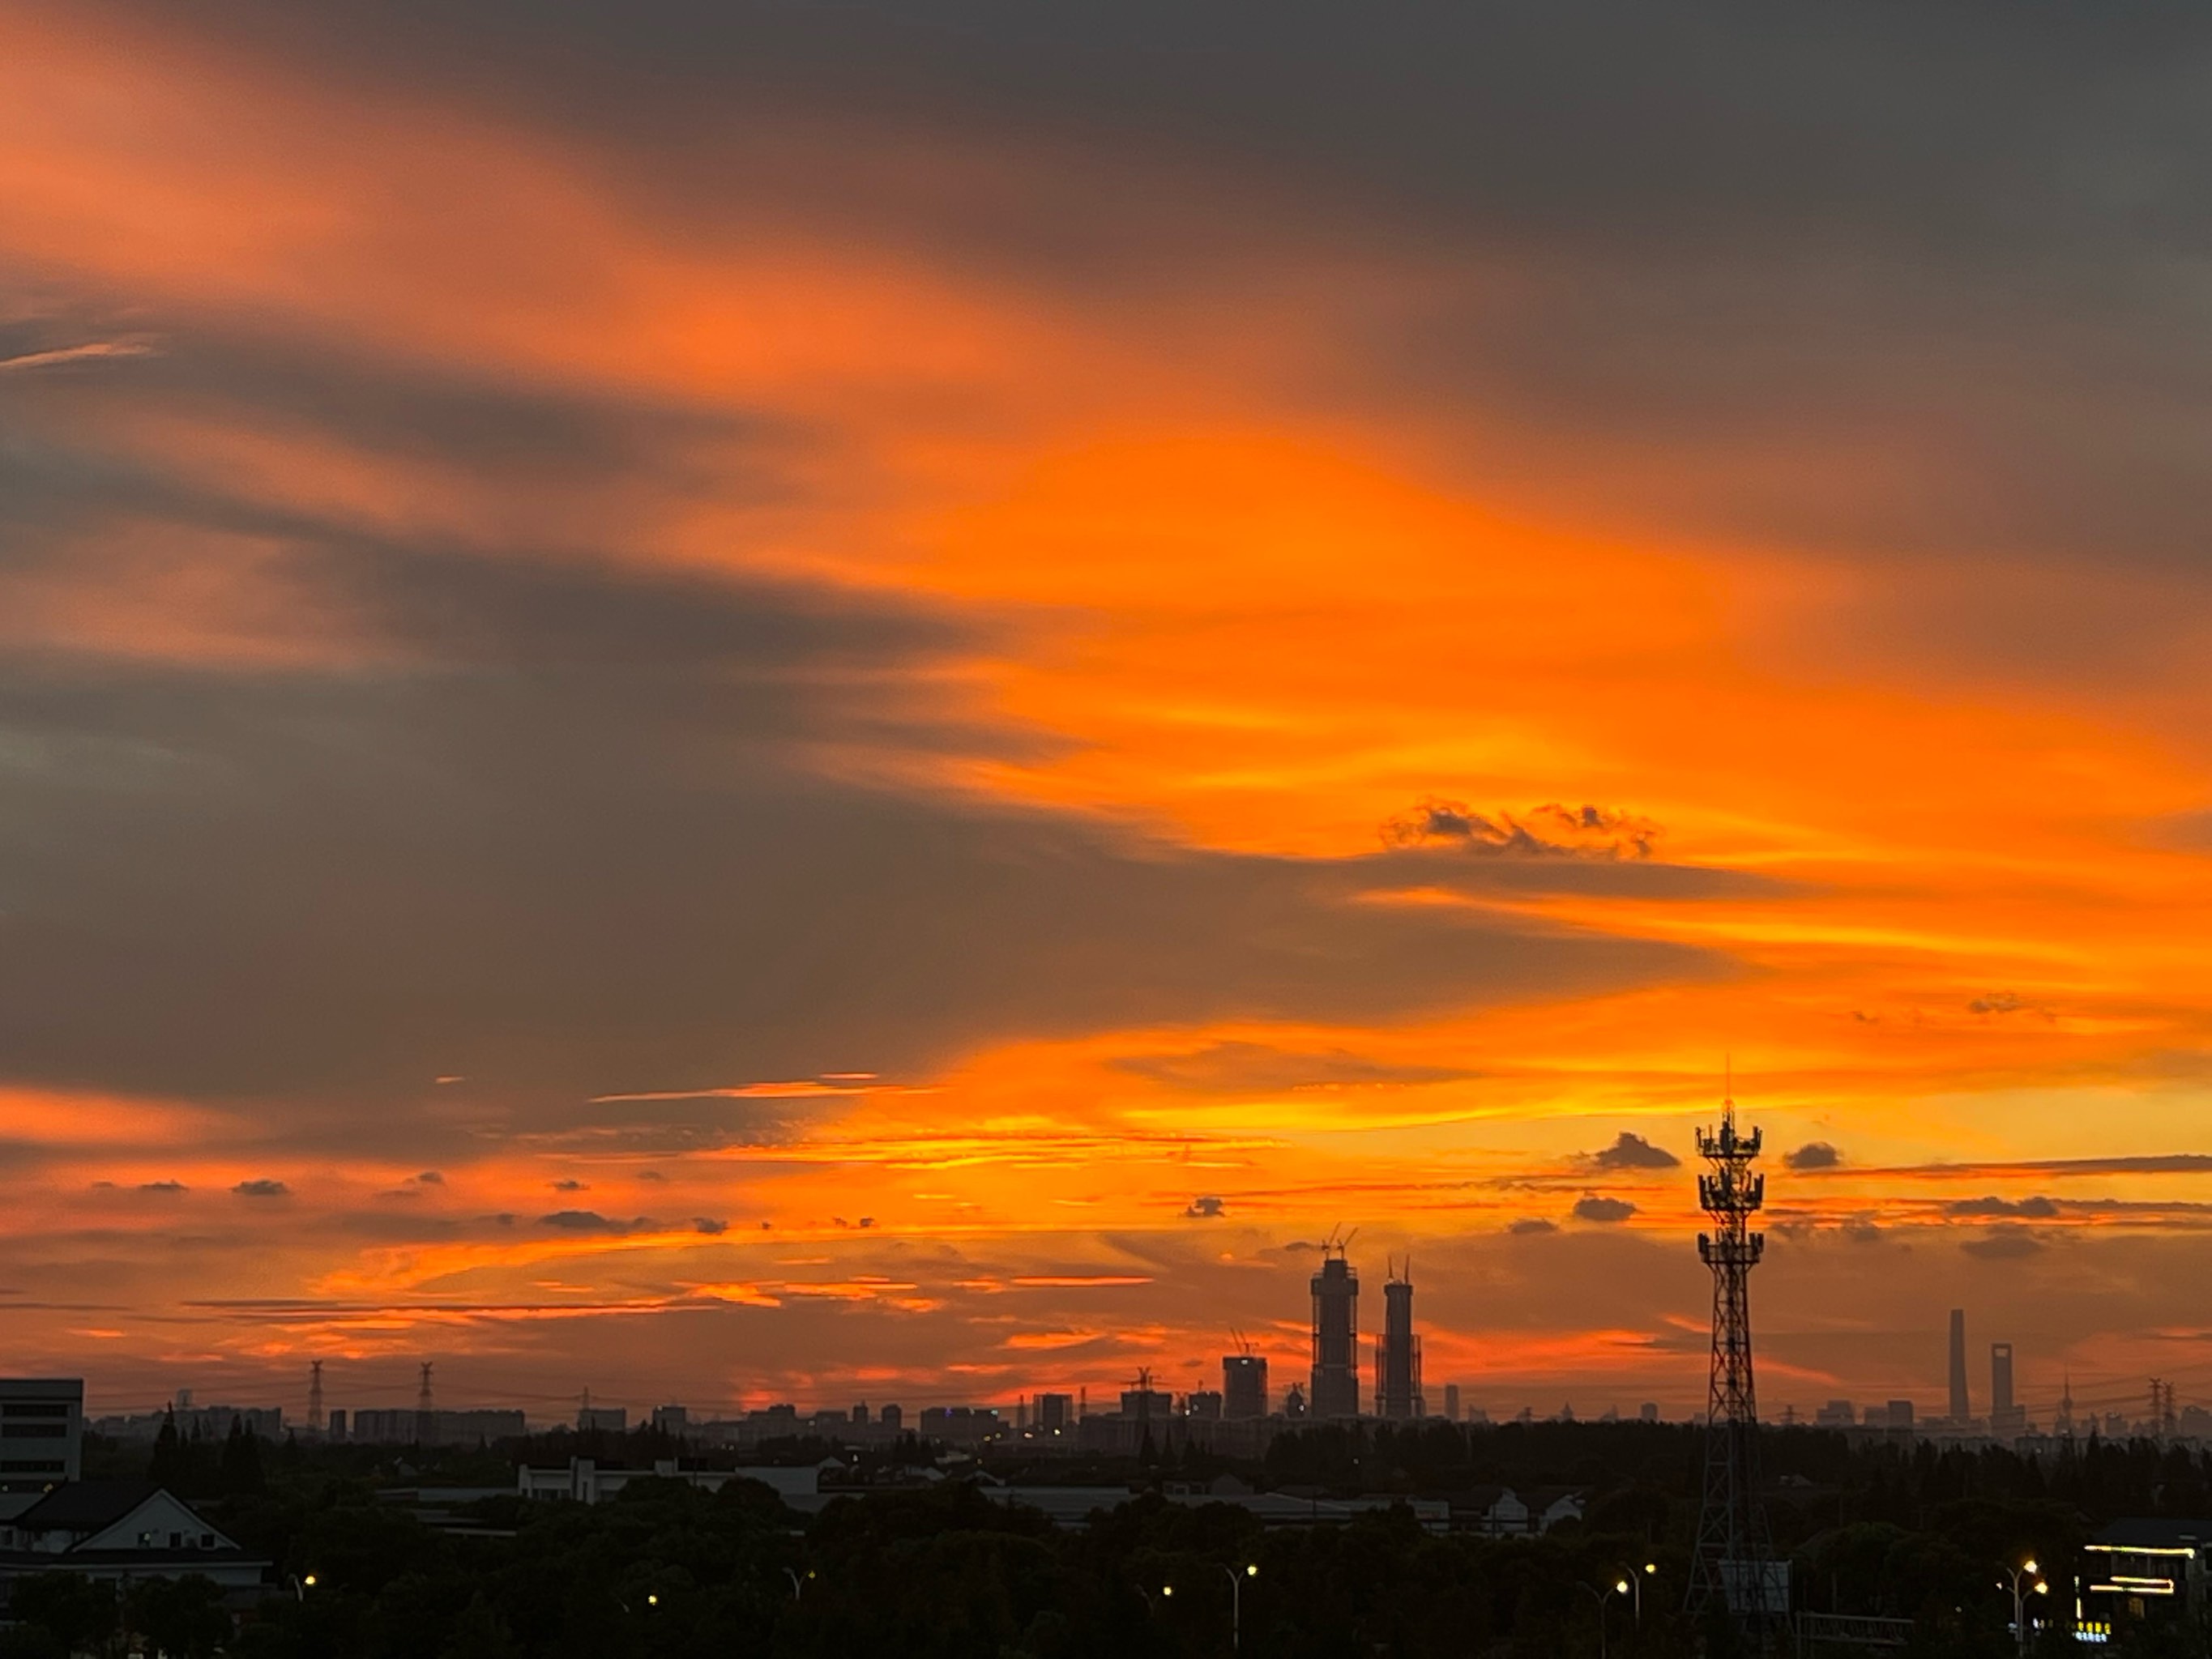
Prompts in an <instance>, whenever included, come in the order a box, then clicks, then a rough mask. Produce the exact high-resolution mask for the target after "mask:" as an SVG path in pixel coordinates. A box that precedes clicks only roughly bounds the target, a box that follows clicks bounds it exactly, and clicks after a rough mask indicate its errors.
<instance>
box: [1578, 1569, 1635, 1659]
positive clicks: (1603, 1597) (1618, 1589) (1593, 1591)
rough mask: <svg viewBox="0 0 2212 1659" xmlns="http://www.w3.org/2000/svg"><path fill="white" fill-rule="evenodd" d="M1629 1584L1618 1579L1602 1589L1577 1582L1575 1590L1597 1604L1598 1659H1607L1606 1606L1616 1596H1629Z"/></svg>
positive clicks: (1624, 1580) (1622, 1579) (1579, 1580)
mask: <svg viewBox="0 0 2212 1659" xmlns="http://www.w3.org/2000/svg"><path fill="white" fill-rule="evenodd" d="M1628 1582H1629V1581H1628V1580H1627V1579H1626V1578H1625V1577H1624V1578H1620V1579H1616V1580H1615V1581H1614V1582H1613V1583H1610V1584H1607V1586H1606V1587H1605V1588H1604V1589H1599V1588H1598V1587H1597V1586H1596V1585H1595V1584H1585V1583H1583V1581H1582V1580H1581V1579H1579V1578H1577V1580H1575V1588H1576V1589H1578V1590H1580V1591H1582V1593H1583V1595H1587V1596H1589V1599H1590V1600H1591V1601H1595V1602H1596V1603H1597V1659H1605V1604H1606V1603H1607V1602H1608V1601H1612V1600H1613V1597H1614V1596H1616V1595H1626V1594H1628Z"/></svg>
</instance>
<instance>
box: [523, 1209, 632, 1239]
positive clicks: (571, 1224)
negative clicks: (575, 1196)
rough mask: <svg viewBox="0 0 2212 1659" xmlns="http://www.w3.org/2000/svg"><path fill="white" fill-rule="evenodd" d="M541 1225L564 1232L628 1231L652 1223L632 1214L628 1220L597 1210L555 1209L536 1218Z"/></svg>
mask: <svg viewBox="0 0 2212 1659" xmlns="http://www.w3.org/2000/svg"><path fill="white" fill-rule="evenodd" d="M538 1225H539V1226H541V1227H557V1228H559V1229H560V1230H561V1231H562V1232H566V1233H629V1232H635V1231H637V1230H638V1229H639V1228H641V1227H649V1226H651V1225H653V1224H652V1222H650V1221H649V1220H647V1218H645V1217H644V1216H633V1217H631V1218H629V1220H628V1221H617V1220H614V1219H612V1218H610V1217H607V1216H603V1215H601V1214H600V1213H599V1212H598V1211H597V1210H556V1211H554V1212H553V1213H552V1214H551V1215H541V1216H539V1217H538Z"/></svg>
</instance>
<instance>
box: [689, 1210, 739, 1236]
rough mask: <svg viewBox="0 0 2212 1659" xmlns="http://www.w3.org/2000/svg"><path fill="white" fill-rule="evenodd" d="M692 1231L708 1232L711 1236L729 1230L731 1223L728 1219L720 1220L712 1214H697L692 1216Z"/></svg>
mask: <svg viewBox="0 0 2212 1659" xmlns="http://www.w3.org/2000/svg"><path fill="white" fill-rule="evenodd" d="M691 1231H693V1232H695V1233H706V1234H708V1235H709V1236H710V1237H711V1236H712V1235H714V1234H716V1233H726V1232H727V1231H730V1224H729V1223H728V1222H726V1221H718V1220H716V1219H715V1218H714V1217H713V1216H710V1215H695V1216H693V1217H692V1218H691Z"/></svg>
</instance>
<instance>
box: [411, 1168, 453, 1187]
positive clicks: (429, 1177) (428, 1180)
mask: <svg viewBox="0 0 2212 1659" xmlns="http://www.w3.org/2000/svg"><path fill="white" fill-rule="evenodd" d="M415 1184H416V1186H418V1187H442V1186H444V1185H445V1184H446V1177H445V1176H441V1175H440V1174H439V1173H438V1172H437V1171H436V1170H423V1171H422V1174H421V1175H418V1176H416V1177H415Z"/></svg>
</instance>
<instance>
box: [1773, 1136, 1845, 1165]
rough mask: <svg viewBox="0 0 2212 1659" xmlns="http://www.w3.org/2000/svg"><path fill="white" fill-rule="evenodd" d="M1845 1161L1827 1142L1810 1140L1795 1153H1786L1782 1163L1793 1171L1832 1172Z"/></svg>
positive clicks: (1841, 1154) (1840, 1153)
mask: <svg viewBox="0 0 2212 1659" xmlns="http://www.w3.org/2000/svg"><path fill="white" fill-rule="evenodd" d="M1843 1161H1844V1155H1843V1153H1842V1152H1838V1150H1837V1149H1836V1148H1835V1146H1833V1145H1832V1144H1831V1143H1829V1142H1827V1141H1825V1140H1808V1141H1807V1142H1806V1143H1805V1144H1804V1145H1803V1146H1800V1147H1799V1148H1798V1149H1797V1150H1796V1152H1784V1153H1783V1155H1782V1162H1783V1164H1784V1167H1785V1168H1788V1169H1792V1170H1832V1169H1834V1168H1836V1167H1837V1166H1838V1164H1841V1163H1842V1162H1843Z"/></svg>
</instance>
